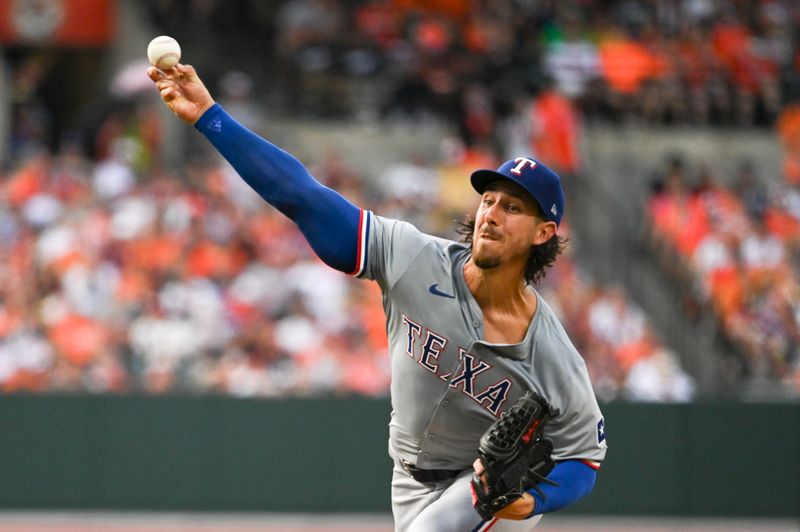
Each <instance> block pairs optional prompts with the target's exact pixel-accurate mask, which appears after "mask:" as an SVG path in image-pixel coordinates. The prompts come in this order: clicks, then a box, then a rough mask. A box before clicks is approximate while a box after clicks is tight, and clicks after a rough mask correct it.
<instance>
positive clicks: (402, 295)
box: [354, 211, 606, 469]
mask: <svg viewBox="0 0 800 532" xmlns="http://www.w3.org/2000/svg"><path fill="white" fill-rule="evenodd" d="M358 249H359V260H358V265H357V268H356V271H355V272H354V275H356V276H358V277H361V278H367V279H373V280H375V281H377V282H378V284H379V285H380V287H381V290H382V293H383V306H384V310H385V312H386V323H387V325H386V327H387V334H388V337H389V350H390V358H391V371H392V384H391V400H392V414H391V421H390V429H389V434H390V436H389V451H390V454H391V455H392V456H393V457H394V458H395V459H398V460H407V461H408V462H410V463H411V464H415V465H416V467H418V468H423V469H462V468H463V469H467V468H470V467H471V465H472V462H473V461H474V460H475V458H476V457H477V444H478V440H479V439H480V437H481V435H482V434H483V433H484V432H485V430H486V429H487V428H488V427H489V425H491V424H492V422H494V420H495V419H496V417H497V416H499V415H500V414H501V413H502V412H503V411H504V410H505V409H506V408H507V407H510V405H512V404H514V402H515V401H516V400H517V398H519V397H520V396H521V395H523V394H524V393H525V392H526V391H527V390H533V391H535V392H537V393H539V394H540V395H542V396H543V397H545V398H546V399H547V400H548V401H549V402H550V403H551V404H552V405H553V406H554V407H555V408H557V409H558V411H559V415H558V416H556V417H555V418H554V419H552V420H551V421H550V422H549V423H548V424H547V426H546V427H545V432H544V434H545V436H546V437H548V438H550V439H552V441H553V446H554V451H553V459H554V460H557V461H558V460H565V459H582V460H584V461H586V462H587V463H588V464H589V465H591V466H593V467H595V468H596V467H597V466H598V465H599V462H600V461H602V460H603V458H604V456H605V453H606V441H605V433H604V430H603V429H604V427H603V417H602V414H601V413H600V408H599V407H598V405H597V401H596V399H595V396H594V392H593V390H592V387H591V383H590V382H589V377H588V373H587V371H586V366H585V364H584V362H583V359H582V358H581V356H580V355H579V354H578V352H577V351H576V349H575V348H574V346H573V345H572V343H571V342H570V340H569V338H568V337H567V334H566V332H565V331H564V329H563V327H562V326H561V324H560V323H559V321H558V319H557V317H556V316H555V314H554V312H553V311H552V309H551V308H550V307H549V306H548V305H547V303H546V302H545V301H544V300H543V299H542V297H541V296H540V295H539V294H538V293H536V297H537V299H538V306H537V310H536V313H535V315H534V317H533V319H532V320H531V323H530V326H529V328H528V331H527V334H526V335H525V339H524V340H523V341H522V342H520V343H519V344H513V345H510V344H509V345H500V344H492V343H489V342H486V341H483V340H482V339H481V338H482V337H483V317H482V313H481V309H480V307H479V306H478V303H477V302H476V301H475V299H474V297H473V296H472V294H471V293H470V291H469V289H468V287H467V284H466V281H465V280H464V276H463V267H464V264H465V262H466V261H467V259H468V258H469V250H468V249H467V248H466V247H465V246H464V245H463V244H459V243H456V242H453V241H450V240H446V239H441V238H437V237H434V236H431V235H427V234H424V233H422V232H420V231H419V230H418V229H416V228H415V227H414V226H412V225H411V224H408V223H406V222H402V221H397V220H390V219H386V218H382V217H380V216H376V215H374V214H372V213H370V212H368V211H363V212H362V215H361V235H360V239H359V246H358ZM531 290H532V288H531Z"/></svg>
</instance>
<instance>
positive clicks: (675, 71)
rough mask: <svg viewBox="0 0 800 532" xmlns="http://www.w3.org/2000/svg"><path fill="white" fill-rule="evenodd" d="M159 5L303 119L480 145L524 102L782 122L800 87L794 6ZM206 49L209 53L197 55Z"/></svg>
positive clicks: (207, 59)
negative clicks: (402, 129) (392, 127)
mask: <svg viewBox="0 0 800 532" xmlns="http://www.w3.org/2000/svg"><path fill="white" fill-rule="evenodd" d="M149 6H150V8H151V13H152V19H153V21H154V22H155V23H156V24H157V25H158V27H160V28H164V29H165V31H168V32H170V33H173V34H175V35H176V37H178V38H179V40H181V42H183V40H182V39H186V40H187V42H190V43H192V44H191V50H192V51H193V57H194V58H196V60H197V62H198V64H203V65H205V64H219V65H221V64H225V60H226V59H227V57H225V56H230V54H231V53H236V52H235V51H234V50H235V49H236V46H237V44H238V46H239V47H240V48H241V49H242V50H241V52H240V53H238V54H237V55H236V56H235V57H236V58H237V63H239V64H241V65H242V67H241V68H242V69H243V70H246V71H247V72H248V73H250V74H251V75H253V76H256V77H258V78H259V79H258V82H259V84H260V85H262V84H263V85H265V86H269V87H271V88H272V90H273V93H274V94H278V95H281V96H280V97H279V102H280V107H281V108H284V109H286V110H288V111H290V112H291V113H292V114H294V115H296V114H306V115H317V116H319V115H327V116H340V117H361V116H367V117H372V116H375V115H378V116H381V117H388V118H392V119H395V120H401V121H402V120H409V119H413V120H426V119H434V120H445V121H447V122H448V123H452V124H455V125H457V127H458V128H459V130H460V132H461V135H462V137H463V139H464V141H465V142H467V143H468V144H470V145H472V144H477V143H485V142H496V141H497V138H496V136H497V133H498V127H497V126H498V125H499V124H502V123H503V122H504V121H505V120H506V119H507V118H508V117H509V116H510V115H512V114H513V113H514V112H515V110H517V108H518V105H519V103H520V98H523V99H524V97H525V96H526V95H528V94H530V93H531V92H537V91H539V90H541V89H542V88H543V87H549V86H552V87H553V88H555V89H556V90H557V91H558V93H559V94H561V95H562V96H564V97H565V98H568V99H569V100H570V101H571V102H573V103H574V104H575V105H576V106H577V107H578V108H579V109H580V111H581V112H582V113H583V114H584V116H586V118H587V119H588V120H601V121H604V122H611V123H628V122H644V123H647V124H653V125H658V124H692V125H707V124H711V125H718V126H726V125H729V126H734V125H735V126H752V125H769V124H772V123H773V121H774V120H775V118H776V117H777V115H778V113H779V110H780V108H781V106H782V105H783V104H784V103H785V102H786V101H787V100H788V99H789V98H790V97H791V94H792V93H795V94H796V93H797V90H798V87H800V85H799V84H798V82H800V78H799V77H798V67H799V65H800V54H798V47H797V29H796V28H798V27H800V24H799V23H800V4H798V3H797V2H794V1H792V0H758V1H750V0H653V1H649V2H637V1H631V0H566V1H556V0H540V1H530V0H501V1H498V0H424V1H423V0H372V1H354V0H351V1H341V0H285V1H282V2H269V3H264V2H256V1H252V2H249V1H246V0H242V1H239V2H222V1H214V0H207V1H202V2H201V1H189V0H185V1H179V0H150V2H149ZM187 20H188V21H189V23H187ZM234 33H235V34H236V35H238V36H239V38H237V39H231V38H230V36H231V35H232V34H234ZM209 35H214V36H216V37H217V38H214V39H209V38H208V37H209ZM203 41H205V42H206V46H205V48H213V49H209V50H207V51H206V52H205V54H206V55H203V56H202V57H201V56H200V53H199V52H200V50H201V49H203V48H204V47H203ZM220 42H221V43H224V44H223V45H222V46H218V45H217V44H216V43H220ZM194 43H196V44H194ZM212 43H213V44H212ZM253 49H255V50H257V53H255V54H253V53H252V50H253ZM215 54H216V55H215ZM223 54H224V55H223ZM215 59H216V60H215Z"/></svg>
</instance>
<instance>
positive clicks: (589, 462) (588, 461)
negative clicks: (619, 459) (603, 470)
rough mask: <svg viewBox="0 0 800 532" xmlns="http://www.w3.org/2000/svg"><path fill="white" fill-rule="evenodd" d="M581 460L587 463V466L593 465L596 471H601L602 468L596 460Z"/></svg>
mask: <svg viewBox="0 0 800 532" xmlns="http://www.w3.org/2000/svg"><path fill="white" fill-rule="evenodd" d="M580 462H583V463H584V464H586V465H587V466H589V467H591V468H592V469H594V470H595V471H599V470H600V464H595V463H594V462H592V461H590V460H580Z"/></svg>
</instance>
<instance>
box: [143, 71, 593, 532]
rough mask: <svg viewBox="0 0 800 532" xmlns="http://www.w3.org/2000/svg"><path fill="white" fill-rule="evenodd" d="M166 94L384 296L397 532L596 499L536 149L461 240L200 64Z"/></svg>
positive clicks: (525, 525)
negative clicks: (315, 161) (349, 186)
mask: <svg viewBox="0 0 800 532" xmlns="http://www.w3.org/2000/svg"><path fill="white" fill-rule="evenodd" d="M148 75H149V76H150V78H151V79H152V80H153V81H154V82H155V85H156V87H157V88H158V90H159V92H160V94H161V97H162V99H163V100H164V101H165V102H166V104H167V105H168V106H169V108H170V109H171V110H172V111H173V112H174V113H175V114H176V115H177V116H178V117H179V118H181V119H182V120H184V121H185V122H187V123H189V124H193V125H194V127H195V128H196V129H197V130H198V131H199V132H200V133H202V134H203V135H205V137H206V138H207V139H208V140H209V141H210V142H211V144H212V145H213V146H214V147H215V148H216V149H217V150H218V151H219V152H220V153H221V154H222V155H223V156H224V157H225V158H226V159H227V160H228V161H229V162H230V163H231V165H232V166H233V167H234V168H235V169H236V171H237V172H238V173H239V175H241V177H242V178H243V179H244V180H245V181H246V182H247V183H248V184H249V185H250V186H251V187H252V188H253V189H255V190H256V191H257V192H258V193H259V194H260V195H261V196H262V197H263V198H264V200H266V201H267V202H269V203H270V204H271V205H273V206H274V207H276V208H277V209H278V210H280V211H281V212H282V213H283V214H285V215H286V216H288V217H289V218H291V219H292V220H293V221H294V222H295V223H296V224H297V226H298V228H299V229H300V231H302V233H303V235H305V237H306V239H307V240H308V242H309V243H310V245H311V247H312V248H313V249H314V251H315V253H317V255H319V257H320V258H321V259H322V260H323V261H325V262H326V263H327V264H328V265H330V266H331V267H333V268H335V269H337V270H340V271H342V272H345V273H348V274H350V275H353V276H355V277H359V278H363V279H371V280H373V281H375V282H377V283H378V284H379V286H380V287H381V290H382V292H383V304H384V309H385V312H386V322H387V333H388V336H389V345H390V357H391V370H392V385H391V399H392V413H391V419H390V421H389V427H390V431H389V432H390V437H389V454H390V455H391V457H392V459H393V460H394V471H393V478H392V510H393V514H394V519H395V527H396V529H397V530H399V531H414V532H446V531H453V532H461V531H479V530H488V529H489V528H492V529H493V530H495V531H522V530H530V529H531V528H533V527H534V526H535V525H536V523H537V522H538V521H539V520H540V519H541V515H542V514H545V513H548V512H552V511H555V510H558V509H559V508H563V507H564V506H566V505H568V504H571V503H573V502H575V501H577V500H578V499H580V498H581V497H584V496H585V495H587V494H588V493H589V492H590V491H591V490H592V488H593V487H594V484H595V479H596V474H597V470H598V469H599V467H600V463H601V462H602V460H603V458H604V457H605V453H606V438H605V433H604V425H603V417H602V414H601V413H600V409H599V407H598V405H597V401H596V400H595V397H594V394H593V391H592V387H591V384H590V382H589V378H588V375H587V372H586V367H585V365H584V362H583V359H582V358H581V357H580V355H579V354H578V353H577V351H576V350H575V348H574V347H573V345H572V343H571V342H570V340H569V338H568V337H567V334H566V333H565V332H564V329H563V327H562V326H561V324H560V323H559V321H558V319H557V318H556V316H555V314H554V312H553V310H552V309H551V308H550V307H549V306H548V305H547V303H546V302H545V301H544V300H543V299H542V297H541V295H540V294H539V293H538V292H537V291H536V290H535V289H534V288H533V285H534V284H535V283H536V281H538V280H539V279H540V278H541V276H542V275H544V271H545V268H546V267H548V266H549V265H551V264H552V263H553V261H554V260H556V257H557V256H558V254H559V253H561V251H562V249H563V240H562V239H561V237H560V236H559V235H558V234H557V230H558V227H559V224H560V222H561V218H562V216H563V214H564V195H563V191H562V188H561V183H560V180H559V177H558V176H557V175H556V174H555V173H553V172H552V171H551V170H549V169H548V168H547V167H546V166H545V165H544V164H542V163H541V162H539V161H536V160H534V159H532V158H530V157H517V158H516V159H513V160H510V161H508V162H506V163H505V164H503V165H502V166H500V167H499V168H498V169H496V170H494V169H491V170H489V169H482V170H477V171H476V172H474V173H473V174H472V176H471V184H472V186H473V188H474V189H475V190H476V191H477V192H478V194H480V195H481V202H480V206H479V207H478V209H477V212H476V213H474V217H473V218H471V219H470V220H469V221H468V223H466V224H464V226H463V227H462V228H461V232H462V234H463V235H464V238H463V241H462V242H455V241H450V240H446V239H442V238H437V237H434V236H431V235H427V234H425V233H422V232H420V231H419V230H418V229H417V228H415V227H414V226H412V225H410V224H408V223H405V222H402V221H399V220H392V219H388V218H384V217H381V216H379V215H377V214H375V213H372V212H370V211H366V210H363V209H360V208H358V207H357V206H355V205H353V204H352V203H350V202H349V201H348V200H346V199H345V198H343V197H342V196H341V195H340V194H338V193H337V192H335V191H334V190H331V189H330V188H327V187H325V186H323V185H322V184H320V183H319V182H317V181H316V180H315V179H314V178H313V177H312V176H311V175H310V174H309V172H308V171H307V170H306V168H305V167H304V166H303V165H302V164H301V163H300V162H299V161H298V160H297V159H295V158H294V157H293V156H292V155H290V154H289V153H287V152H285V151H283V150H282V149H280V148H278V147H276V146H274V145H272V144H270V143H269V142H267V141H266V140H264V139H263V138H261V137H259V136H257V135H255V134H254V133H253V132H251V131H249V130H247V129H246V128H244V127H243V126H242V125H240V124H239V123H238V122H236V121H235V120H234V119H233V118H232V117H231V116H229V115H228V114H227V113H226V112H225V110H224V109H222V107H220V106H219V105H218V104H216V103H215V102H214V100H213V99H212V97H211V95H210V94H209V92H208V91H207V90H206V88H205V86H204V85H203V83H202V81H201V80H200V78H199V77H198V76H197V74H196V72H195V70H194V69H193V68H192V67H191V66H188V65H183V64H178V65H176V66H175V67H173V68H170V69H169V70H167V71H161V70H158V69H156V68H150V69H149V70H148Z"/></svg>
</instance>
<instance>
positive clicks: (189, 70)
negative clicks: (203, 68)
mask: <svg viewBox="0 0 800 532" xmlns="http://www.w3.org/2000/svg"><path fill="white" fill-rule="evenodd" d="M172 68H174V69H175V70H177V71H178V72H180V73H181V74H182V75H183V76H184V77H186V78H188V79H191V80H196V79H197V71H196V70H195V69H194V67H193V66H192V65H184V64H183V63H178V64H177V65H175V66H174V67H172Z"/></svg>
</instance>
